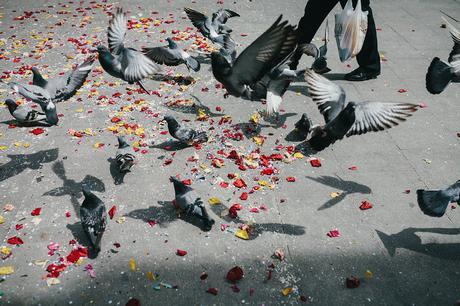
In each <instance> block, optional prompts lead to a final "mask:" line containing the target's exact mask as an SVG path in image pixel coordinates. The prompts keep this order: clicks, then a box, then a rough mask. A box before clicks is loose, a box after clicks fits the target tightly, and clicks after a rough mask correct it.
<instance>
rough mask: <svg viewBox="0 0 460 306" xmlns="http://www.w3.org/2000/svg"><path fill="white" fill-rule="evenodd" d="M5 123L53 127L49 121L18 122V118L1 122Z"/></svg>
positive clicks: (20, 125) (21, 125)
mask: <svg viewBox="0 0 460 306" xmlns="http://www.w3.org/2000/svg"><path fill="white" fill-rule="evenodd" d="M0 123H2V124H5V125H14V126H17V127H51V126H52V125H51V124H49V123H47V122H42V121H37V122H18V121H16V120H7V121H2V122H0Z"/></svg>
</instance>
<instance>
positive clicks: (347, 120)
mask: <svg viewBox="0 0 460 306" xmlns="http://www.w3.org/2000/svg"><path fill="white" fill-rule="evenodd" d="M305 79H306V81H307V88H308V91H309V93H310V95H311V97H312V98H313V101H314V102H315V103H316V105H317V106H318V109H319V111H320V113H321V114H322V115H323V116H324V120H325V122H326V125H324V126H315V127H313V128H312V136H311V137H310V139H309V140H307V144H309V145H310V146H311V147H312V148H313V149H314V150H316V151H321V150H323V149H325V148H326V147H328V146H329V145H331V144H333V143H334V142H335V141H337V140H340V139H342V138H343V137H344V136H347V137H350V136H353V135H361V134H365V133H367V132H378V131H383V130H385V129H389V128H391V127H393V126H396V125H398V124H399V122H401V121H405V120H406V118H407V117H410V116H412V113H413V112H415V111H416V110H417V109H418V107H419V106H418V105H417V104H410V103H382V102H348V104H345V101H346V100H345V99H346V94H345V91H344V90H343V88H342V87H340V86H339V85H336V84H334V83H332V82H331V81H329V80H328V79H326V78H325V77H323V76H321V75H319V74H317V73H315V72H314V71H313V70H307V72H306V73H305Z"/></svg>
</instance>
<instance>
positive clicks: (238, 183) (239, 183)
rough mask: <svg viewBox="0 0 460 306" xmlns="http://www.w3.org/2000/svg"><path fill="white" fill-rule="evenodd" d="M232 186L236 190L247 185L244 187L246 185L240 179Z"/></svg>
mask: <svg viewBox="0 0 460 306" xmlns="http://www.w3.org/2000/svg"><path fill="white" fill-rule="evenodd" d="M233 186H235V187H237V188H243V187H247V185H246V183H245V182H244V181H243V179H240V178H239V179H237V180H236V181H234V182H233Z"/></svg>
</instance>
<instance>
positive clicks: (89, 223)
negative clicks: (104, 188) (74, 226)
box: [80, 187, 107, 252]
mask: <svg viewBox="0 0 460 306" xmlns="http://www.w3.org/2000/svg"><path fill="white" fill-rule="evenodd" d="M83 195H84V196H85V200H84V201H83V203H82V205H81V207H80V219H81V225H82V227H83V230H84V231H85V234H86V236H87V237H88V239H89V241H90V242H91V246H92V247H93V249H94V250H95V251H96V252H99V251H100V250H101V239H102V235H103V234H104V231H105V227H106V224H107V211H106V208H105V205H104V202H102V200H101V199H99V198H98V197H97V196H96V195H94V194H93V193H92V192H91V191H90V190H89V189H86V188H85V187H84V188H83Z"/></svg>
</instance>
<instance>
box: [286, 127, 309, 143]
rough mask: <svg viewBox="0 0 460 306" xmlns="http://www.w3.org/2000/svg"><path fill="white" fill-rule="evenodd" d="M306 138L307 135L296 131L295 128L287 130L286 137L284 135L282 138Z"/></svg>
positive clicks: (302, 139)
mask: <svg viewBox="0 0 460 306" xmlns="http://www.w3.org/2000/svg"><path fill="white" fill-rule="evenodd" d="M306 138H307V136H305V135H304V134H302V133H301V132H299V131H297V130H296V129H293V130H292V131H290V132H289V134H287V135H286V137H284V140H286V141H289V142H300V141H304V140H305V139H306Z"/></svg>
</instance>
